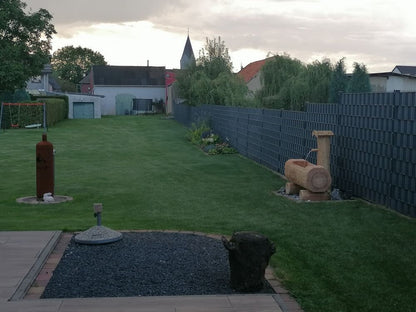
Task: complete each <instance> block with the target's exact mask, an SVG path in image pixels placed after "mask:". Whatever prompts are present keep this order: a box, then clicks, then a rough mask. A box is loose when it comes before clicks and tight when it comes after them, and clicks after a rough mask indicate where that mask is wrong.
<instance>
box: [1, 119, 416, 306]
mask: <svg viewBox="0 0 416 312" xmlns="http://www.w3.org/2000/svg"><path fill="white" fill-rule="evenodd" d="M186 132H187V130H186V129H185V128H184V127H183V126H181V125H180V124H178V123H177V122H175V121H174V120H169V119H164V118H161V117H160V116H142V117H137V116H134V117H133V116H126V117H111V118H110V117H108V118H102V119H97V120H67V121H64V122H61V123H59V124H57V125H56V126H55V127H53V128H51V129H49V132H48V139H49V141H51V142H52V143H53V144H54V148H55V149H56V155H55V169H56V178H55V179H56V186H55V189H56V194H59V195H68V196H72V197H73V198H74V200H73V201H71V202H68V203H63V204H59V205H36V206H33V205H26V204H18V203H16V198H18V197H22V196H30V195H35V193H36V184H35V171H36V170H35V145H36V143H37V142H39V141H40V140H41V131H40V130H35V129H34V130H8V131H6V132H1V133H0V146H1V149H0V155H1V160H0V177H1V183H0V230H65V231H76V230H85V229H87V228H89V227H90V226H92V225H94V224H95V222H96V221H95V218H94V217H93V210H92V205H93V203H95V202H101V203H103V207H104V212H103V224H104V225H106V226H108V227H111V228H113V229H119V230H121V229H124V230H128V229H172V230H191V231H200V232H207V233H219V234H226V235H230V234H232V233H233V232H234V231H240V230H255V231H258V232H261V233H263V234H265V235H266V236H268V237H269V238H270V239H271V240H272V241H273V242H274V243H275V245H276V247H277V252H276V254H275V255H274V256H273V257H272V259H271V264H272V266H273V267H274V268H275V272H276V275H277V276H278V277H279V278H280V279H281V280H282V281H283V283H284V284H285V285H286V287H287V288H288V289H289V290H290V291H291V293H292V294H293V295H294V296H295V297H296V298H297V300H298V302H299V303H300V304H301V305H302V307H303V308H304V310H305V311H306V312H310V311H331V312H333V311H400V312H403V311H416V305H415V301H414V299H415V298H416V221H415V220H411V219H408V218H406V217H403V216H399V215H397V214H396V213H393V212H391V211H388V210H385V209H382V208H381V207H378V206H374V205H370V204H367V203H365V202H363V201H353V202H342V203H341V202H338V203H333V202H326V203H303V204H299V203H295V202H292V201H290V200H288V199H286V198H282V197H278V196H276V195H274V194H273V191H275V190H277V189H279V188H280V187H281V186H283V185H284V183H285V182H284V181H283V180H282V179H281V178H279V176H278V175H276V174H275V173H273V172H271V171H269V170H267V169H265V168H263V167H261V166H259V165H257V164H256V163H254V162H252V161H250V160H248V159H246V158H244V157H241V156H239V155H238V154H233V155H217V156H207V155H205V154H204V153H202V152H201V151H200V150H199V149H198V148H196V147H195V146H194V145H191V144H190V143H189V142H188V141H187V140H186Z"/></svg>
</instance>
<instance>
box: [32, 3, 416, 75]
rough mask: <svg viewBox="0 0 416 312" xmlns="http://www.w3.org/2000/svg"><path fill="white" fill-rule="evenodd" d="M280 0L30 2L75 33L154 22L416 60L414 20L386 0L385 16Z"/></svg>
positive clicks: (262, 43)
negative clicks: (243, 3)
mask: <svg viewBox="0 0 416 312" xmlns="http://www.w3.org/2000/svg"><path fill="white" fill-rule="evenodd" d="M272 2H273V3H275V4H276V3H277V4H278V5H277V6H276V5H275V6H274V7H273V10H270V11H265V10H263V11H261V10H256V5H257V4H256V2H254V1H253V2H252V6H253V9H250V10H238V9H235V10H234V6H233V1H231V0H224V1H220V0H215V1H209V0H200V1H191V0H180V1H165V0H153V1H146V2H145V1H137V0H119V1H118V2H116V3H115V2H113V1H102V0H90V1H85V0H72V1H57V0H26V3H27V4H28V7H32V8H33V9H35V10H36V9H38V8H40V7H43V8H46V9H47V10H49V11H50V12H51V14H52V15H53V16H54V20H53V23H54V24H55V26H56V28H57V31H58V33H59V35H61V36H62V35H64V36H70V34H71V32H72V31H73V27H74V25H77V24H78V25H89V24H94V23H98V22H108V23H121V22H129V21H141V20H147V21H151V22H152V23H154V24H155V27H156V28H159V29H162V30H165V31H169V32H173V33H179V34H184V33H186V30H187V29H188V28H189V29H190V32H191V39H194V40H199V41H205V38H206V37H209V38H212V37H214V36H219V35H220V36H221V37H222V39H223V40H224V41H225V43H226V46H227V47H228V48H230V49H231V50H233V51H237V50H239V49H243V48H251V49H258V50H263V51H265V52H267V51H270V52H282V51H284V52H287V53H289V54H290V55H292V56H295V57H298V58H300V59H302V60H308V59H310V58H311V57H312V55H323V56H334V55H336V56H339V57H342V56H347V58H348V57H350V56H351V57H357V58H360V57H361V58H362V59H354V60H351V62H354V61H357V62H364V60H365V61H366V62H368V65H369V66H368V67H370V66H371V69H373V68H374V70H391V69H390V67H391V65H392V64H409V65H412V64H413V63H412V62H414V55H415V54H416V37H415V36H413V37H409V36H408V37H403V36H404V35H401V33H404V30H405V29H406V27H408V26H409V25H406V20H405V19H400V18H397V17H396V15H395V14H394V13H390V11H391V10H390V9H389V7H388V6H386V4H385V3H383V1H380V3H383V4H384V7H383V11H381V13H379V14H373V13H372V10H367V11H365V10H361V11H359V10H357V8H359V7H357V8H354V7H353V8H349V9H346V10H343V9H342V8H341V9H337V10H332V11H326V10H322V12H321V11H319V10H316V8H315V9H314V10H309V9H310V6H311V5H314V4H315V3H316V1H312V0H304V1H296V0H273V1H272ZM280 3H281V4H282V6H279V4H280ZM380 3H379V4H380ZM222 5H224V9H221V7H220V6H222ZM250 5H251V4H250ZM308 5H309V9H308ZM375 5H376V4H375ZM288 6H289V7H290V9H287V8H288ZM285 8H286V9H285ZM374 8H376V6H375V7H374ZM396 9H397V8H396ZM288 12H290V13H288ZM369 12H370V13H369ZM401 12H403V11H401ZM197 52H198V51H195V53H197Z"/></svg>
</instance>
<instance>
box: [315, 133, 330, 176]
mask: <svg viewBox="0 0 416 312" xmlns="http://www.w3.org/2000/svg"><path fill="white" fill-rule="evenodd" d="M312 135H313V136H314V137H316V141H317V142H318V148H317V152H318V154H317V155H316V164H317V165H319V166H322V167H324V168H325V169H326V170H328V172H329V174H331V170H330V169H331V168H330V162H331V161H330V155H331V154H330V150H331V144H330V142H329V139H330V137H331V136H333V135H334V133H333V132H332V131H330V130H328V131H318V130H314V131H313V132H312Z"/></svg>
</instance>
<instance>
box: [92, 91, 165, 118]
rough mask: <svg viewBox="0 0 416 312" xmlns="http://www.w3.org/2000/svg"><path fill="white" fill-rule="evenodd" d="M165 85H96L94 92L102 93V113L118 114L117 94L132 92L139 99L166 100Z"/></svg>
mask: <svg viewBox="0 0 416 312" xmlns="http://www.w3.org/2000/svg"><path fill="white" fill-rule="evenodd" d="M165 92H166V91H165V86H140V87H137V86H132V87H128V86H94V94H96V95H102V96H104V98H102V99H101V114H103V115H116V96H117V95H119V94H131V95H133V96H134V97H135V98H137V99H152V100H160V99H162V100H163V101H164V100H165Z"/></svg>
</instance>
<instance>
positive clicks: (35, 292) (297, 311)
mask: <svg viewBox="0 0 416 312" xmlns="http://www.w3.org/2000/svg"><path fill="white" fill-rule="evenodd" d="M120 232H121V233H128V232H130V233H148V232H161V233H181V234H191V235H200V236H205V237H209V238H213V239H217V240H221V238H222V237H225V238H227V239H228V240H229V239H230V238H231V237H230V236H227V235H219V234H207V233H203V232H194V231H175V230H122V231H120ZM78 233H79V232H75V233H70V232H67V233H62V234H61V236H60V239H59V241H58V243H57V244H56V246H55V249H54V250H53V251H52V252H51V253H50V255H49V258H48V259H47V261H46V262H45V264H44V265H43V267H42V269H41V270H40V272H39V274H38V276H37V277H36V279H35V280H34V282H33V284H32V286H31V287H30V288H29V290H28V291H27V293H26V296H25V297H24V299H40V297H41V295H42V293H43V291H44V290H45V287H46V285H47V284H48V282H49V280H50V279H51V277H52V275H53V271H54V270H55V269H56V267H57V266H58V264H59V261H60V260H61V258H62V256H63V254H64V252H65V249H66V247H67V246H68V244H69V242H70V241H71V238H72V237H73V236H74V235H75V234H78ZM264 277H265V278H266V280H267V282H268V283H269V285H270V286H271V287H272V288H273V290H274V292H275V294H272V296H273V298H274V300H275V301H276V302H277V303H278V304H279V306H280V308H281V309H282V312H303V310H302V308H301V307H300V305H299V304H298V303H297V302H296V300H295V299H294V298H293V297H292V296H291V294H290V293H289V291H287V290H286V289H285V288H284V287H283V286H282V284H281V282H280V281H279V280H278V279H277V277H276V276H275V275H274V270H273V268H272V267H271V266H270V265H269V266H268V267H267V268H266V272H265V276H264Z"/></svg>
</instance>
